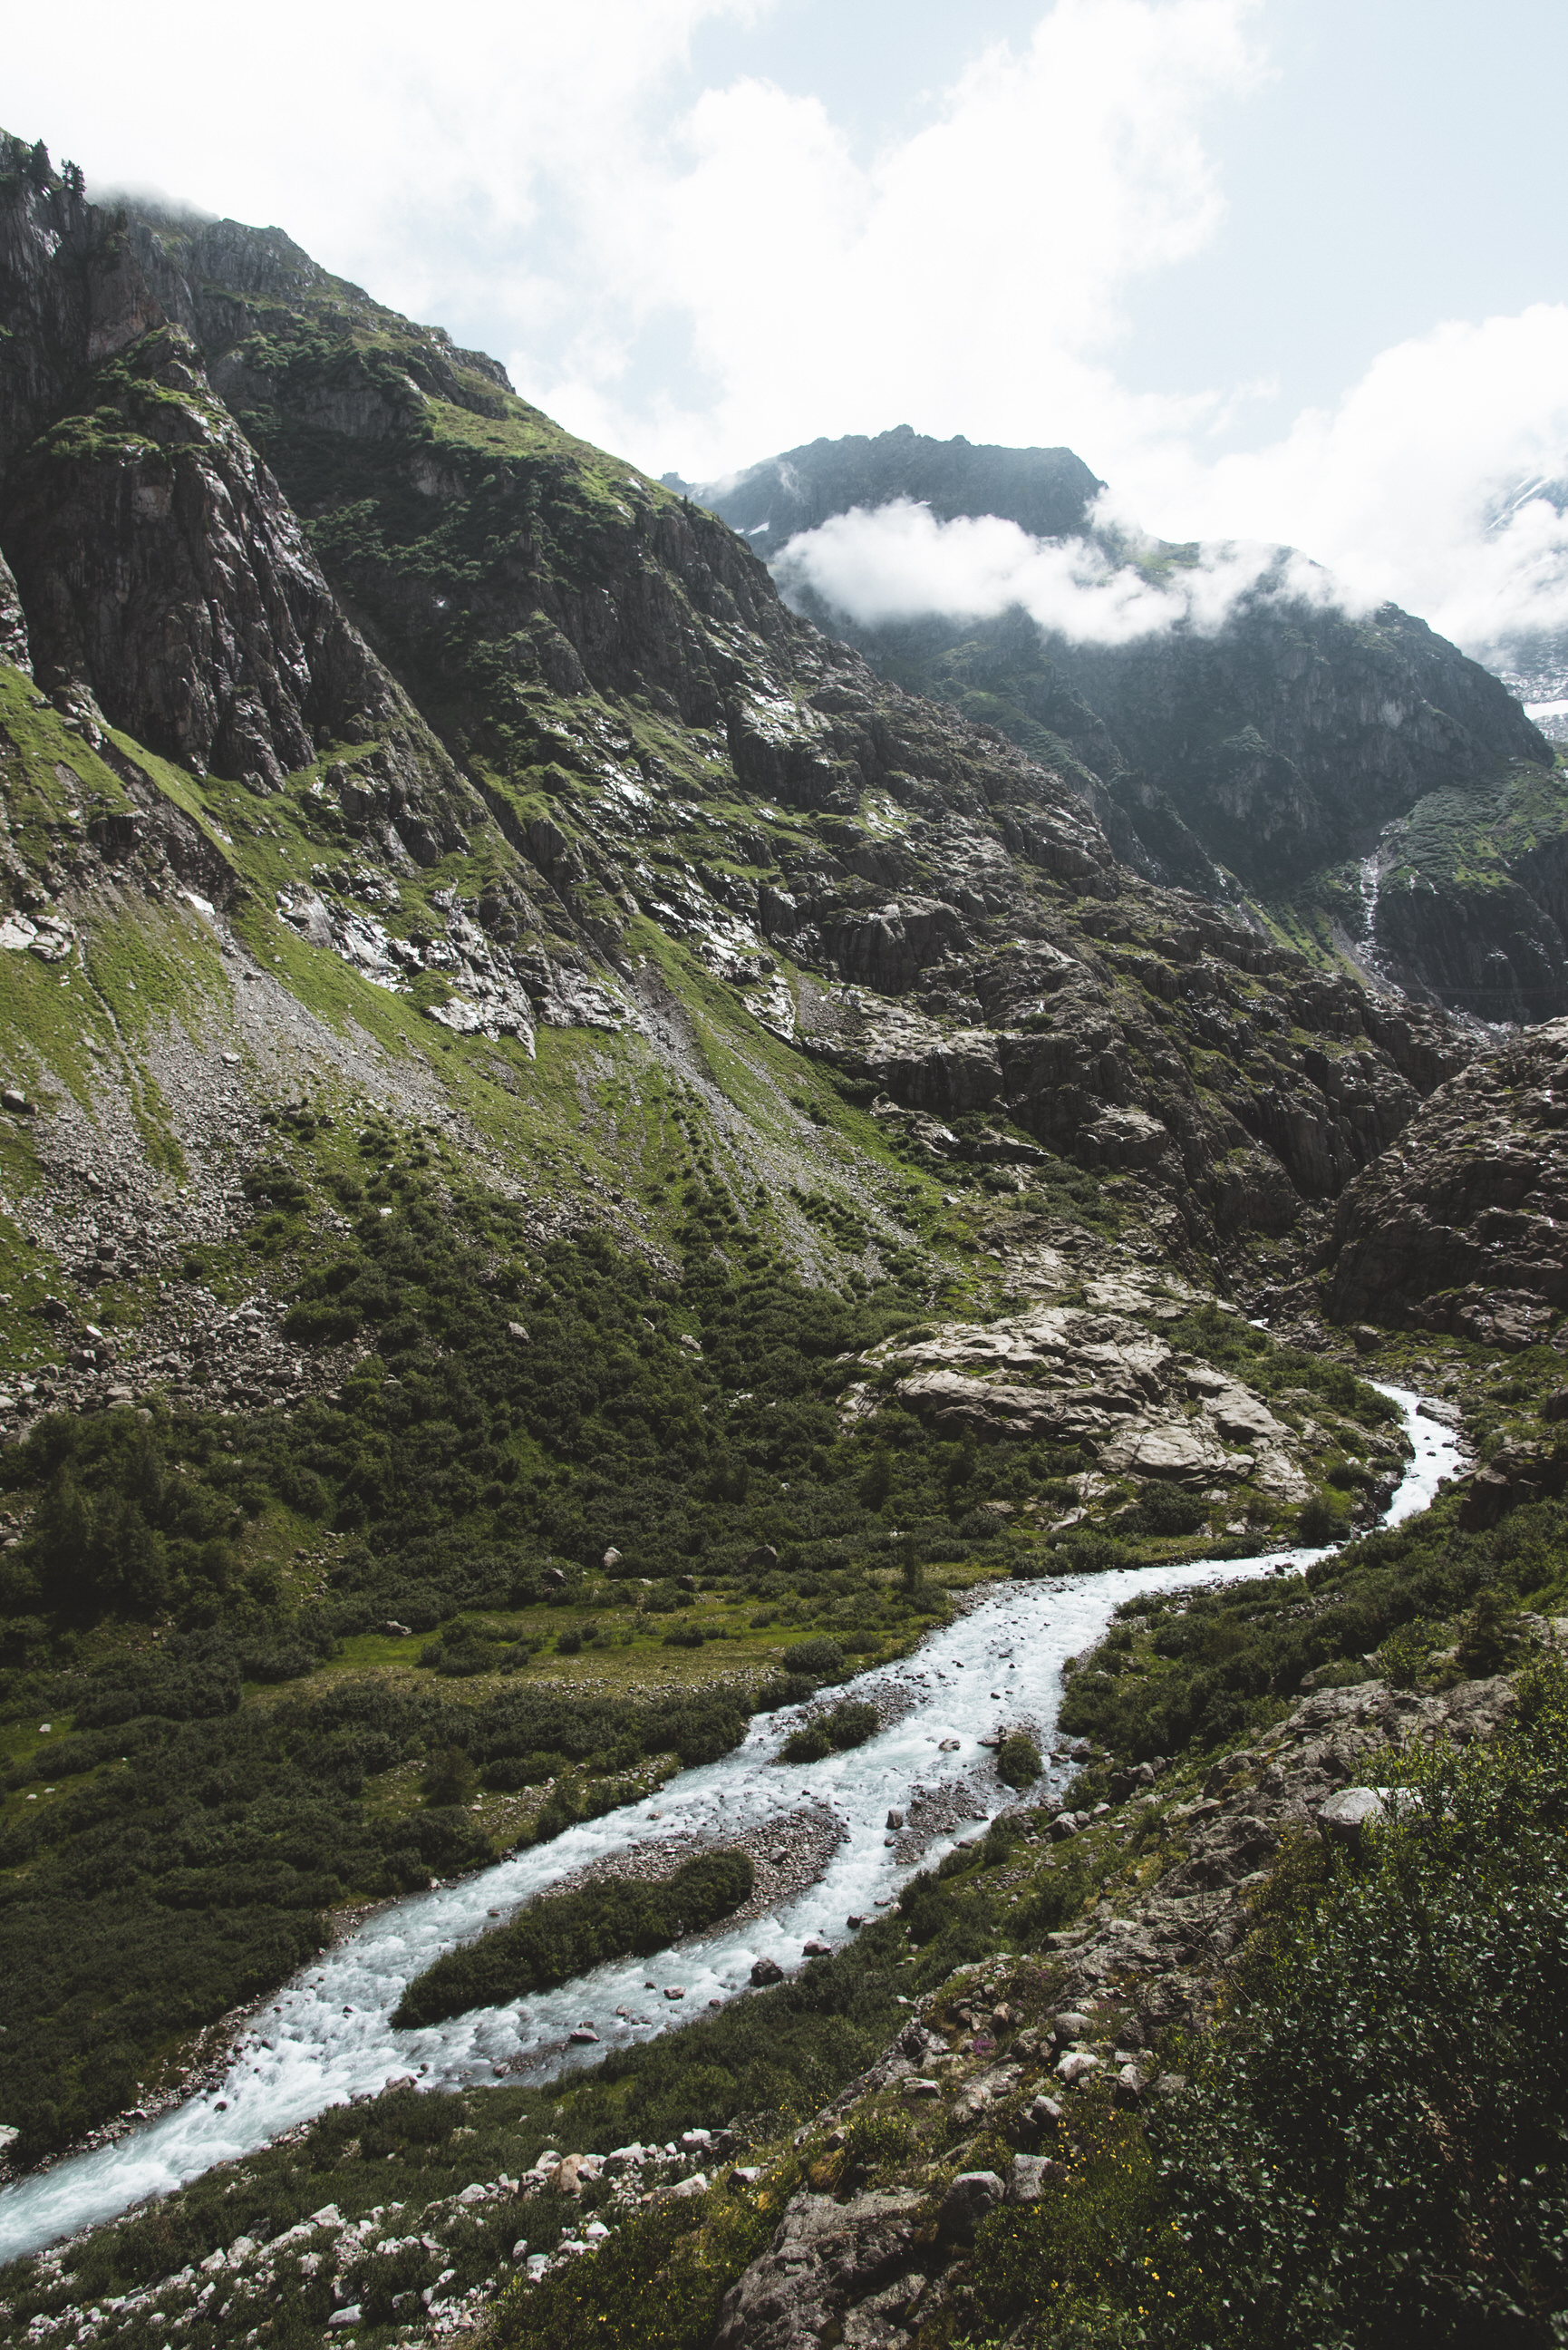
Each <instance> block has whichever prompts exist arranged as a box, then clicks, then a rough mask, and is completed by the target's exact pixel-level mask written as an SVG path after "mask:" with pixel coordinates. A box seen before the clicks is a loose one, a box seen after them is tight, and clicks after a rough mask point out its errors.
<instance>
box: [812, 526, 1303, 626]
mask: <svg viewBox="0 0 1568 2350" xmlns="http://www.w3.org/2000/svg"><path fill="white" fill-rule="evenodd" d="M776 568H777V570H778V572H779V576H780V578H781V581H782V582H783V584H784V587H785V589H786V592H791V593H796V592H798V591H799V590H800V589H802V588H805V587H810V588H814V589H815V591H816V593H817V594H818V595H819V596H821V597H822V598H824V600H825V601H826V603H828V604H829V605H831V606H832V607H833V608H835V609H836V610H837V611H841V612H846V613H848V614H849V616H850V617H851V618H852V619H856V620H858V621H860V622H861V623H863V624H864V625H866V626H868V627H876V626H878V625H880V624H881V623H884V622H887V621H890V620H908V619H915V618H916V617H917V616H918V615H919V614H920V613H922V612H940V613H944V614H947V615H948V616H950V617H951V618H953V619H988V618H991V617H992V616H993V615H995V614H996V613H999V612H1003V611H1007V610H1009V609H1011V608H1012V607H1014V606H1022V608H1023V610H1024V611H1026V612H1028V613H1029V614H1030V615H1031V617H1032V618H1033V619H1035V620H1037V621H1038V622H1039V623H1040V626H1041V627H1042V628H1043V629H1049V630H1050V631H1052V632H1053V633H1054V634H1055V635H1060V636H1064V637H1067V638H1069V639H1072V640H1073V641H1074V642H1075V643H1079V644H1097V645H1120V644H1127V643H1129V642H1130V641H1131V640H1132V639H1134V638H1137V637H1147V636H1156V635H1161V634H1163V633H1164V632H1165V631H1167V630H1168V629H1173V628H1175V627H1177V626H1178V624H1184V625H1186V626H1188V627H1189V628H1193V629H1199V630H1200V631H1203V632H1205V633H1207V632H1210V631H1211V630H1213V629H1218V628H1219V627H1220V625H1221V623H1222V622H1223V621H1224V620H1225V619H1228V618H1229V616H1230V614H1231V612H1232V611H1233V609H1234V608H1235V606H1236V604H1237V602H1238V601H1239V600H1240V598H1242V597H1244V596H1253V595H1263V596H1268V597H1271V598H1290V599H1293V600H1294V599H1305V600H1307V601H1310V602H1324V601H1326V600H1328V599H1329V598H1330V597H1331V596H1332V593H1333V590H1332V588H1331V587H1330V584H1329V582H1328V579H1327V577H1326V575H1325V574H1324V573H1323V572H1322V571H1320V570H1318V569H1317V567H1315V566H1314V565H1313V564H1310V563H1308V562H1306V561H1305V560H1304V559H1303V558H1302V557H1301V556H1289V555H1288V554H1286V553H1285V551H1284V550H1282V549H1281V548H1279V547H1277V546H1263V545H1248V546H1234V545H1232V546H1210V547H1208V548H1206V549H1205V550H1204V553H1203V556H1202V557H1201V559H1200V560H1199V561H1198V562H1196V563H1194V564H1192V565H1190V566H1183V567H1180V568H1172V569H1168V570H1166V569H1158V570H1155V571H1153V572H1150V571H1147V570H1145V569H1142V568H1140V567H1138V566H1137V563H1136V562H1127V561H1118V560H1117V559H1116V557H1115V556H1113V555H1112V554H1110V553H1108V552H1107V551H1106V547H1105V546H1101V545H1099V544H1097V543H1096V541H1094V540H1092V539H1086V538H1071V539H1058V540H1049V539H1038V538H1032V537H1031V536H1029V535H1028V533H1027V532H1025V531H1023V530H1021V529H1020V528H1019V526H1018V525H1017V524H1016V523H1014V522H1007V521H1004V520H1002V518H1001V517H1000V516H998V515H972V516H971V515H960V516H958V517H957V518H956V519H955V520H953V521H951V522H940V521H938V520H937V519H936V518H935V517H934V516H933V515H932V514H931V512H930V509H929V507H928V506H925V505H917V504H912V503H911V502H910V501H909V499H898V500H895V501H894V502H893V503H892V504H888V505H885V506H879V507H877V509H876V510H875V511H874V512H868V511H867V509H865V508H864V507H858V506H857V507H856V508H855V510H854V511H853V512H852V513H850V514H846V515H834V516H833V518H832V519H831V520H830V521H828V522H826V523H824V524H823V525H821V527H820V528H819V529H816V530H813V531H803V532H801V533H800V534H799V536H796V537H794V538H793V539H791V541H790V542H789V545H788V546H786V547H785V548H784V550H783V552H782V554H781V555H780V556H779V558H778V562H777V565H776Z"/></svg>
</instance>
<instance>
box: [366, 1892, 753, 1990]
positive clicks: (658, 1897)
mask: <svg viewBox="0 0 1568 2350" xmlns="http://www.w3.org/2000/svg"><path fill="white" fill-rule="evenodd" d="M753 1877H754V1871H753V1867H752V1864H751V1862H750V1861H749V1860H748V1859H747V1857H746V1856H745V1854H744V1853H743V1852H706V1853H700V1854H699V1855H698V1856H697V1858H696V1859H695V1860H689V1861H687V1862H686V1863H685V1865H684V1866H682V1867H680V1868H678V1869H677V1870H676V1872H675V1874H674V1876H673V1877H665V1878H663V1879H662V1880H661V1881H660V1882H659V1884H656V1885H649V1884H646V1883H643V1882H642V1881H640V1880H639V1879H638V1878H636V1877H612V1878H610V1879H608V1880H607V1882H605V1883H603V1884H599V1885H590V1886H588V1887H585V1888H584V1890H583V1891H582V1892H580V1893H548V1894H545V1895H544V1896H543V1897H542V1898H540V1899H539V1900H537V1901H531V1902H530V1903H529V1904H528V1907H527V1908H526V1909H524V1912H523V1914H522V1916H521V1917H519V1918H513V1919H512V1921H511V1923H510V1924H509V1925H505V1926H498V1927H496V1928H495V1929H494V1931H493V1932H492V1933H488V1934H482V1935H481V1936H480V1939H479V1940H478V1941H477V1942H468V1943H465V1944H464V1945H463V1947H462V1949H461V1950H447V1951H445V1952H443V1953H442V1955H441V1957H440V1958H439V1959H437V1960H436V1961H435V1963H434V1965H433V1966H429V1967H427V1968H426V1969H425V1970H424V1972H423V1974H421V1975H416V1976H415V1977H414V1980H413V1981H412V1982H411V1983H410V1985H409V1987H408V1989H407V1991H404V1993H403V1996H402V1998H401V1999H400V2002H398V2005H397V2007H396V2008H395V2009H394V2011H393V2013H392V2022H393V2023H394V2024H395V2025H396V2026H397V2027H398V2029H399V2030H400V2031H405V2030H408V2029H410V2027H416V2026H418V2025H420V2024H423V2023H440V2022H443V2021H444V2019H445V2018H446V2017H447V2016H449V2015H463V2014H465V2013H466V2012H467V2011H468V2010H469V2009H470V2008H471V2007H505V2006H507V2005H509V2004H510V2002H512V2001H513V2000H514V1999H521V1998H523V1997H524V1994H525V1993H526V1992H528V1991H548V1990H550V1989H551V1988H552V1986H553V1985H555V1984H556V1983H564V1982H570V1981H571V1980H572V1977H573V1976H574V1975H582V1974H587V1972H588V1970H589V1969H590V1968H593V1967H598V1966H603V1965H604V1964H605V1962H606V1961H607V1960H610V1959H624V1958H629V1957H631V1956H632V1955H633V1954H634V1953H635V1954H636V1955H637V1956H639V1957H641V1958H651V1957H652V1956H653V1953H654V1951H655V1950H663V1949H664V1948H665V1946H666V1944H668V1943H670V1942H673V1941H676V1940H678V1939H680V1936H681V1935H682V1934H695V1933H698V1932H700V1931H701V1929H702V1928H703V1927H704V1926H712V1925H716V1924H717V1923H718V1921H719V1919H720V1918H727V1917H728V1916H729V1914H730V1912H731V1910H732V1909H738V1908H740V1906H741V1904H742V1901H746V1900H749V1899H750V1898H751V1891H752V1885H753Z"/></svg>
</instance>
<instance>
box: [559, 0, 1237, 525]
mask: <svg viewBox="0 0 1568 2350" xmlns="http://www.w3.org/2000/svg"><path fill="white" fill-rule="evenodd" d="M1250 13H1251V5H1250V0H1163V5H1155V4H1154V0H1057V5H1055V6H1054V7H1053V8H1051V9H1050V10H1049V11H1048V12H1047V13H1045V14H1044V15H1043V16H1042V17H1041V20H1040V22H1039V24H1038V26H1036V28H1035V31H1034V34H1033V38H1032V40H1031V41H1030V42H1029V43H1028V45H1027V46H1026V47H1023V49H1021V50H1019V51H1014V50H1012V49H1011V48H1009V47H993V48H992V49H990V50H988V51H987V52H986V53H985V54H984V55H983V56H981V57H978V58H977V59H976V60H975V61H974V63H973V64H972V65H971V67H970V68H969V69H968V70H967V71H966V72H965V73H964V74H963V75H962V76H961V78H960V79H959V81H958V82H957V83H956V84H955V86H954V87H953V88H952V89H951V90H950V92H948V94H947V96H946V98H945V99H944V100H943V102H942V105H941V107H940V113H939V115H938V119H936V120H933V121H931V122H930V123H929V124H928V125H927V126H926V127H925V128H924V129H922V130H919V132H917V133H916V134H915V135H914V136H913V137H911V138H909V139H908V140H904V141H903V142H902V143H900V144H897V145H895V146H893V147H891V148H890V149H889V150H888V151H887V152H886V153H884V154H883V155H881V156H879V157H877V159H875V160H874V161H871V162H869V163H866V164H863V163H861V162H859V161H857V160H856V158H855V157H854V155H853V154H852V152H851V151H850V147H849V144H848V142H847V140H846V138H845V137H844V135H843V134H842V132H841V131H840V130H838V129H837V128H836V126H835V124H834V123H833V122H832V120H830V119H829V117H828V115H827V113H826V109H824V107H823V106H822V104H821V103H820V101H819V100H817V99H815V98H798V97H792V96H789V95H786V94H785V93H784V91H782V90H780V89H778V88H774V87H772V86H770V85H768V84H765V83H763V82H759V81H755V80H742V81H741V82H738V83H736V84H735V85H733V86H732V87H731V88H726V89H723V90H709V91H707V92H705V93H704V94H703V95H702V96H701V99H699V100H698V102H697V103H696V105H695V106H694V107H693V108H692V109H691V111H690V113H689V114H688V115H687V117H686V118H685V120H684V121H683V122H682V123H681V124H680V127H679V130H678V131H677V133H676V135H675V136H674V137H673V138H672V140H670V143H669V145H668V146H667V147H666V148H665V149H664V150H662V151H658V152H655V151H652V150H649V151H646V152H645V154H644V156H643V157H642V159H641V161H642V163H643V167H644V168H643V174H642V176H641V177H640V178H639V176H638V172H637V159H635V158H632V159H628V170H629V172H630V174H631V176H630V179H629V181H628V179H627V178H626V177H625V176H624V175H623V177H622V179H621V181H620V184H619V187H618V202H617V203H616V204H615V206H614V207H613V211H612V212H611V213H607V214H606V215H605V216H604V218H603V224H602V225H603V230H604V237H605V242H604V243H603V244H600V245H599V246H598V247H597V266H598V267H599V269H600V270H601V271H602V273H603V282H604V283H605V284H606V285H608V286H613V288H614V289H615V293H616V295H617V296H618V300H619V302H620V304H621V305H622V306H623V314H624V317H625V319H626V321H627V323H628V328H634V327H635V325H636V324H637V322H639V321H648V320H652V319H656V318H658V317H677V318H679V319H680V321H681V322H682V325H683V327H684V328H685V329H686V331H688V332H689V333H690V336H691V348H692V352H693V357H694V364H695V369H696V371H697V376H698V380H699V381H700V385H701V398H700V401H699V402H698V403H695V404H691V405H689V406H688V407H687V408H686V409H685V410H684V411H682V410H681V409H680V406H679V405H678V404H677V401H676V400H675V399H673V398H671V399H670V400H668V401H667V402H666V403H664V404H662V405H650V403H649V400H648V395H647V388H646V386H645V385H644V384H643V383H641V382H640V381H639V380H637V378H636V377H635V375H634V374H633V373H632V371H631V369H630V362H629V354H630V349H631V338H630V336H629V334H628V373H627V376H626V378H625V380H623V381H621V382H615V381H613V380H606V378H605V376H604V374H603V373H602V371H600V370H599V369H597V367H591V366H584V365H581V364H579V363H576V355H575V354H572V353H567V354H566V355H565V358H564V361H563V364H562V366H561V368H560V370H559V372H558V373H557V375H556V378H555V380H553V381H551V382H549V383H547V384H545V385H544V386H542V387H541V396H542V397H544V398H545V401H546V404H553V405H555V406H556V408H558V409H560V410H564V411H566V413H567V414H569V415H570V416H571V418H572V420H573V421H574V422H575V423H576V424H577V426H578V428H579V429H584V430H593V431H596V432H597V433H598V434H600V435H601V436H602V437H605V438H607V439H609V440H610V441H612V442H617V443H618V444H620V445H627V444H628V443H630V444H634V445H635V446H636V447H637V449H638V451H639V453H640V452H642V451H643V450H645V449H646V447H647V443H648V441H649V435H650V432H659V434H660V435H661V436H662V440H663V446H664V447H665V448H667V449H668V450H669V452H670V456H669V458H667V460H666V462H673V463H676V464H678V466H679V467H680V470H681V471H682V472H684V473H687V474H689V475H690V476H691V477H692V478H697V479H704V478H706V479H711V478H713V477H714V476H715V475H717V474H718V473H722V472H723V471H724V470H726V469H727V468H729V467H731V466H733V465H737V464H742V463H747V462H749V461H750V460H752V459H753V458H755V457H758V456H760V455H763V454H764V453H766V452H769V451H770V450H774V449H777V448H781V447H787V446H789V445H791V443H792V442H796V441H799V440H801V439H802V438H805V437H811V436H815V434H817V433H826V434H830V435H831V434H835V433H838V432H846V431H877V430H880V429H882V428H883V427H885V426H886V425H887V424H888V421H891V420H892V419H894V418H896V417H898V416H902V415H904V414H905V413H906V412H907V411H909V410H910V409H911V408H912V407H918V409H919V420H920V424H921V428H922V429H923V430H925V431H928V432H936V433H939V434H940V433H951V432H965V433H967V434H968V435H969V436H970V437H971V439H975V440H1001V441H1020V442H1035V441H1038V440H1040V439H1041V438H1042V437H1043V436H1044V437H1048V438H1050V439H1051V440H1059V439H1069V440H1071V439H1073V438H1075V437H1081V438H1084V439H1089V438H1092V437H1093V434H1094V432H1095V430H1096V427H1099V428H1101V429H1103V428H1104V426H1105V423H1106V415H1107V411H1113V412H1114V413H1115V414H1116V415H1117V416H1118V417H1119V418H1121V419H1124V420H1125V421H1126V423H1127V429H1128V430H1129V431H1130V430H1131V429H1132V428H1133V426H1134V424H1135V422H1136V421H1137V420H1139V419H1142V420H1143V426H1144V429H1145V430H1147V429H1149V428H1150V427H1152V426H1154V425H1156V424H1158V425H1162V426H1164V427H1166V428H1169V427H1170V426H1171V425H1172V424H1173V423H1175V422H1177V421H1180V420H1182V419H1186V418H1188V417H1189V416H1190V415H1191V414H1193V413H1196V412H1207V409H1208V408H1209V407H1210V405H1211V403H1210V402H1208V401H1204V402H1200V403H1199V408H1198V410H1197V411H1194V410H1191V409H1189V408H1188V407H1180V408H1178V407H1175V406H1173V405H1172V404H1171V403H1168V402H1167V401H1165V400H1136V399H1132V398H1129V397H1128V396H1127V395H1126V394H1124V393H1122V392H1120V391H1119V390H1118V389H1117V387H1116V383H1115V380H1114V379H1113V378H1112V376H1111V375H1110V374H1109V373H1108V371H1107V369H1106V363H1105V357H1106V352H1107V351H1108V349H1109V348H1110V347H1111V345H1112V344H1113V343H1114V340H1115V338H1116V334H1117V333H1118V331H1119V329H1120V328H1121V325H1122V311H1121V301H1122V296H1123V293H1124V290H1125V288H1126V286H1127V284H1128V282H1129V281H1130V280H1131V279H1132V278H1133V277H1135V276H1137V275H1138V274H1139V273H1141V272H1144V271H1147V270H1151V269H1158V268H1161V267H1164V266H1167V265H1169V264H1171V263H1173V262H1175V261H1178V260H1179V259H1181V258H1182V257H1183V256H1185V255H1189V254H1190V253H1192V252H1194V251H1196V250H1197V249H1198V247H1199V245H1200V244H1202V243H1203V242H1204V241H1205V240H1206V239H1207V238H1208V237H1209V236H1210V234H1212V231H1213V229H1214V226H1215V224H1216V223H1217V221H1218V219H1219V218H1220V211H1221V201H1220V193H1219V191H1218V188H1217V186H1216V184H1215V180H1214V175H1213V172H1212V170H1211V168H1210V163H1209V161H1208V158H1207V156H1206V153H1205V151H1204V148H1203V144H1202V140H1201V138H1200V135H1199V125H1200V120H1201V117H1202V115H1203V112H1204V109H1206V108H1207V107H1208V106H1210V104H1211V103H1212V102H1213V101H1214V100H1216V99H1219V98H1220V97H1234V96H1235V95H1237V94H1239V93H1240V92H1241V91H1243V90H1245V89H1246V88H1250V87H1251V85H1252V83H1253V82H1254V81H1255V79H1256V78H1257V77H1258V74H1259V72H1260V70H1261V68H1260V67H1259V65H1258V63H1257V61H1256V60H1255V59H1254V57H1252V55H1251V51H1250V49H1249V47H1248V45H1247V42H1246V41H1245V39H1244V37H1243V24H1244V20H1245V18H1246V17H1247V16H1248V15H1249V14H1250ZM628 199H629V200H628ZM518 364H519V367H520V368H523V367H524V366H525V364H526V362H525V361H524V359H523V358H522V357H521V356H520V357H519V362H518Z"/></svg>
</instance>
